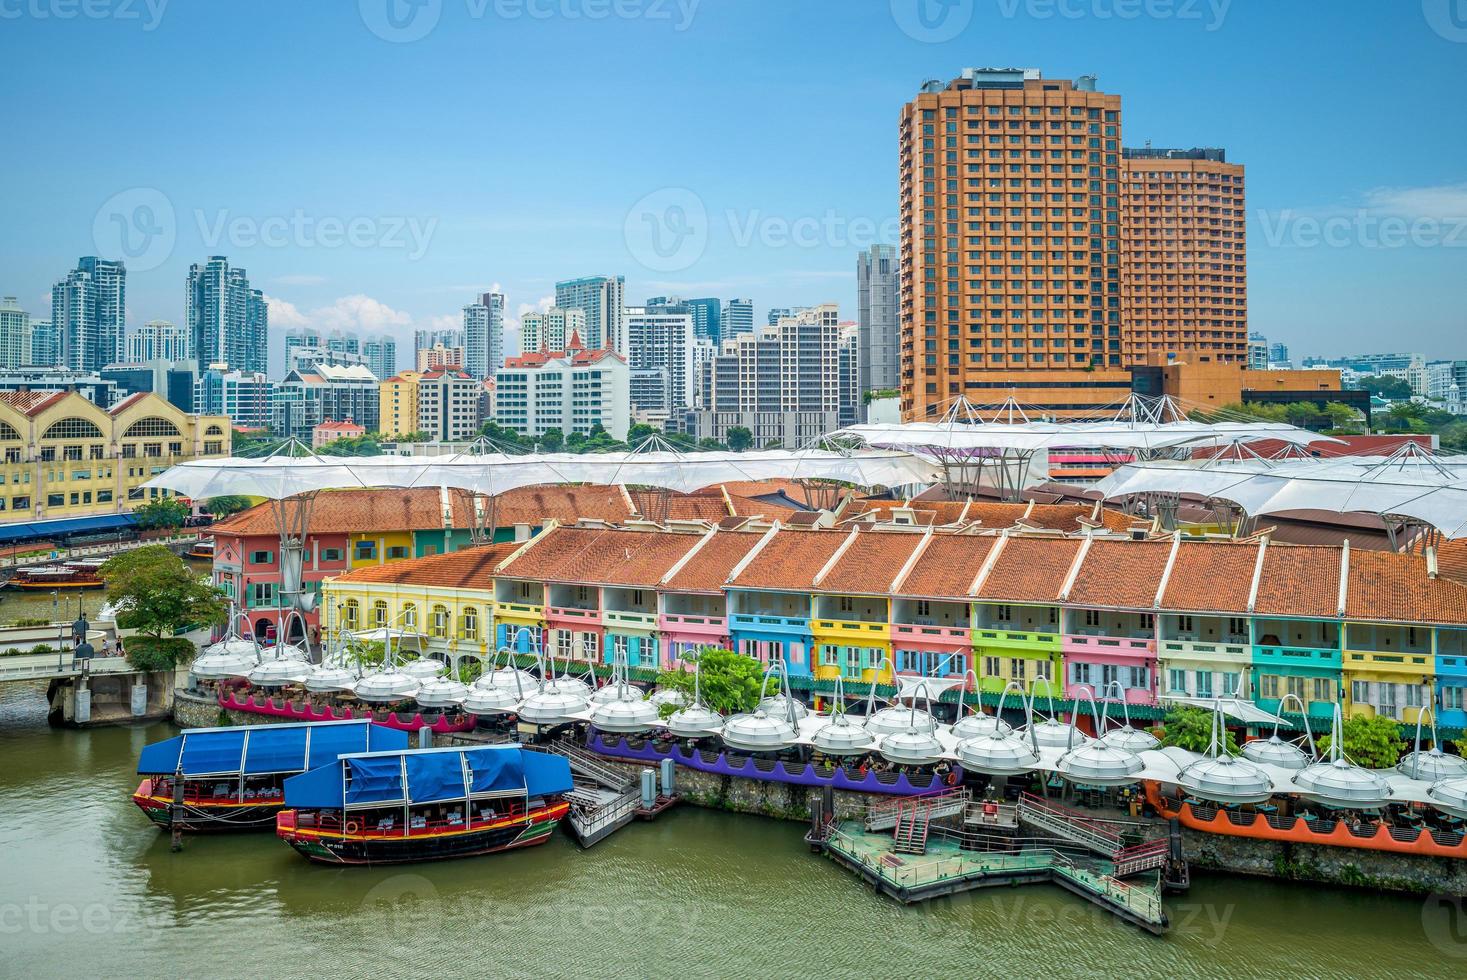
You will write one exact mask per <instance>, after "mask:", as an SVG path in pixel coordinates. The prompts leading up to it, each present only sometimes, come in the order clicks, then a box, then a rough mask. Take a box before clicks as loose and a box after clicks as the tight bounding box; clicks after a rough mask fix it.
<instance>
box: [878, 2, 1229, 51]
mask: <svg viewBox="0 0 1467 980" xmlns="http://www.w3.org/2000/svg"><path fill="white" fill-rule="evenodd" d="M1232 4H1233V0H891V17H892V20H893V21H895V22H896V25H897V27H899V28H901V30H902V33H904V34H906V35H907V36H908V37H910V38H912V39H913V40H915V41H923V42H925V43H928V44H941V43H942V42H944V41H951V40H953V39H954V38H956V37H957V36H958V35H960V34H962V33H963V32H964V31H965V30H967V29H968V25H969V24H971V23H972V22H973V16H974V14H976V13H980V12H991V13H995V14H997V15H998V16H999V17H1001V18H1003V19H1004V20H1017V19H1018V18H1020V17H1027V18H1029V19H1032V20H1175V21H1188V22H1195V23H1199V24H1201V25H1202V28H1203V30H1206V31H1215V30H1217V29H1219V28H1220V27H1222V25H1223V21H1224V20H1226V19H1227V16H1228V9H1229V8H1230V7H1231V6H1232Z"/></svg>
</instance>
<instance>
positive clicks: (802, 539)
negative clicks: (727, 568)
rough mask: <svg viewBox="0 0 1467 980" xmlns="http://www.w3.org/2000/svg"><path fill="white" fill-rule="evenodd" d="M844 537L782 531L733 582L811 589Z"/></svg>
mask: <svg viewBox="0 0 1467 980" xmlns="http://www.w3.org/2000/svg"><path fill="white" fill-rule="evenodd" d="M845 539H846V536H845V534H843V533H841V532H839V531H802V530H801V531H797V530H793V529H791V530H784V531H780V532H779V533H778V534H776V535H775V536H774V537H773V538H771V539H770V541H769V544H767V545H765V546H764V549H763V550H762V551H760V552H759V554H757V555H755V556H754V560H753V561H752V562H750V563H749V565H748V567H747V568H745V569H744V570H743V572H742V573H741V574H740V575H739V577H738V578H737V579H735V580H734V581H733V582H731V583H730V584H731V585H734V586H737V587H738V588H741V589H810V588H812V587H813V583H814V580H815V575H816V573H818V572H819V571H820V569H822V568H824V567H825V563H826V562H827V561H829V560H830V556H831V555H833V554H835V549H837V548H839V547H840V546H841V542H842V541H844V540H845ZM888 581H890V580H888Z"/></svg>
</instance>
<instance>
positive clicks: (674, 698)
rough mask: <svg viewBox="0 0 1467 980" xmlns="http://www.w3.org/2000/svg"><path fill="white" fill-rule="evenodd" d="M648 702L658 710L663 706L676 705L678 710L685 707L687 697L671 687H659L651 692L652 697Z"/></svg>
mask: <svg viewBox="0 0 1467 980" xmlns="http://www.w3.org/2000/svg"><path fill="white" fill-rule="evenodd" d="M648 700H650V701H651V702H652V703H653V704H655V705H657V707H659V708H661V707H662V706H663V705H664V704H671V705H676V706H677V707H679V708H683V707H686V706H687V704H688V696H687V695H686V694H684V693H683V692H682V691H679V690H677V689H676V688H671V687H659V688H658V689H657V690H655V691H653V692H652V696H651V697H650V698H649V699H648Z"/></svg>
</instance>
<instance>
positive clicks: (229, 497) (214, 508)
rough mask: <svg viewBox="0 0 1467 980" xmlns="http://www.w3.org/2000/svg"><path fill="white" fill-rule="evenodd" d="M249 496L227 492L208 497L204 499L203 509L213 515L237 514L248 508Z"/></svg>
mask: <svg viewBox="0 0 1467 980" xmlns="http://www.w3.org/2000/svg"><path fill="white" fill-rule="evenodd" d="M249 507H250V498H249V497H245V496H241V495H240V494H237V493H227V494H224V495H223V496H221V497H210V498H209V499H208V500H206V501H204V510H206V511H208V512H209V513H210V514H213V515H214V517H215V518H216V519H217V518H221V517H228V516H229V515H230V514H238V513H239V512H240V511H242V510H248V509H249Z"/></svg>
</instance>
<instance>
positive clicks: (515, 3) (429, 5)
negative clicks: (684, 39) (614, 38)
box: [357, 0, 702, 44]
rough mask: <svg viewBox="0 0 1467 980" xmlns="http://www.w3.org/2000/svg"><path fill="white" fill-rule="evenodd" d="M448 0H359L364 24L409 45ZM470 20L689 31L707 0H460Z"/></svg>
mask: <svg viewBox="0 0 1467 980" xmlns="http://www.w3.org/2000/svg"><path fill="white" fill-rule="evenodd" d="M445 2H446V0H357V7H358V10H359V11H360V13H361V17H362V23H363V24H365V25H367V30H369V31H371V32H372V33H373V34H375V35H377V36H378V37H380V38H381V39H382V40H384V41H392V42H394V43H398V44H406V43H408V42H411V41H418V40H421V39H423V38H425V37H427V36H428V35H429V34H431V33H432V32H433V30H434V29H435V28H436V27H437V26H438V22H439V21H440V20H441V19H442V17H443V12H444V5H445ZM459 2H461V3H462V4H463V9H464V14H465V15H466V16H467V17H468V19H469V20H473V21H483V20H504V21H514V20H589V21H599V20H611V19H616V20H645V21H653V22H663V23H667V24H670V25H671V27H672V29H673V30H674V31H678V32H682V31H686V30H687V29H688V28H689V27H691V26H692V24H693V17H694V16H695V15H696V14H697V12H698V5H699V4H700V3H702V0H459Z"/></svg>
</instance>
